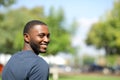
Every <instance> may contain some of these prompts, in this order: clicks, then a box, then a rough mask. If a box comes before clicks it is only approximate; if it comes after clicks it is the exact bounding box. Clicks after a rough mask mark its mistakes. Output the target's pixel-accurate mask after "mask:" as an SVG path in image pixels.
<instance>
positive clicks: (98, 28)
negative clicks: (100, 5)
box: [86, 0, 120, 55]
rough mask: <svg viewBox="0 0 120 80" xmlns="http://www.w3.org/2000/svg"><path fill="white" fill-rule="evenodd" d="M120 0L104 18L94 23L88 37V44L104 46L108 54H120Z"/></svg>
mask: <svg viewBox="0 0 120 80" xmlns="http://www.w3.org/2000/svg"><path fill="white" fill-rule="evenodd" d="M119 34H120V0H117V1H116V2H115V4H114V8H113V9H112V10H111V11H110V12H109V13H108V14H107V15H106V16H105V18H104V19H103V20H100V21H99V22H97V23H95V24H93V25H92V28H91V30H90V32H89V34H88V37H87V39H86V43H87V44H88V45H94V46H96V47H97V48H104V49H105V50H106V53H107V54H110V55H112V54H120V36H119Z"/></svg>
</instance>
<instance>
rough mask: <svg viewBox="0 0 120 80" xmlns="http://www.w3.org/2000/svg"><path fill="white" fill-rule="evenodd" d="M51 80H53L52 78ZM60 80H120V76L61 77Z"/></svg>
mask: <svg viewBox="0 0 120 80" xmlns="http://www.w3.org/2000/svg"><path fill="white" fill-rule="evenodd" d="M50 80H53V79H52V78H51V77H50ZM59 80H120V76H110V75H109V76H103V75H102V76H100V75H61V76H59Z"/></svg>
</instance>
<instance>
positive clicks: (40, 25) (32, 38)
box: [23, 20, 50, 54]
mask: <svg viewBox="0 0 120 80" xmlns="http://www.w3.org/2000/svg"><path fill="white" fill-rule="evenodd" d="M23 35H24V42H25V46H24V47H25V49H26V50H33V51H34V52H35V53H36V54H39V53H40V52H41V53H44V52H46V49H47V46H48V44H49V41H50V39H49V36H50V33H49V30H48V27H47V25H46V24H45V23H44V22H42V21H39V20H32V21H30V22H28V23H27V24H26V25H25V28H24V31H23Z"/></svg>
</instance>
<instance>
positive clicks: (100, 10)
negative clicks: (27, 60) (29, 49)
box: [0, 0, 120, 80]
mask: <svg viewBox="0 0 120 80" xmlns="http://www.w3.org/2000/svg"><path fill="white" fill-rule="evenodd" d="M32 19H38V20H41V21H44V22H45V23H47V24H48V26H49V29H50V33H51V43H50V45H49V47H48V51H47V53H46V54H45V55H42V54H41V55H40V56H41V57H43V58H44V59H45V60H46V61H47V62H48V64H49V65H50V75H51V77H50V80H58V79H59V80H68V79H69V80H80V79H81V78H82V80H83V79H84V80H85V78H86V76H88V75H90V74H91V75H92V74H93V76H94V75H97V76H98V75H99V76H103V79H102V78H101V79H102V80H113V79H114V80H119V79H120V77H119V76H120V0H0V37H1V38H0V74H1V73H2V69H3V68H4V66H5V64H6V63H7V61H8V60H9V58H10V57H11V56H12V55H13V54H14V53H15V52H17V51H20V50H21V49H22V47H23V36H22V31H23V28H24V25H25V24H26V22H28V21H30V20H32ZM76 74H77V75H76ZM83 74H84V75H85V77H82V76H81V75H83ZM71 75H72V76H73V75H74V77H72V76H71ZM104 75H108V76H109V75H110V76H111V75H112V76H113V77H112V78H110V79H106V77H104ZM65 76H66V77H65ZM104 78H105V79H104ZM88 79H89V80H99V79H98V78H97V77H96V78H95V79H90V78H89V77H88Z"/></svg>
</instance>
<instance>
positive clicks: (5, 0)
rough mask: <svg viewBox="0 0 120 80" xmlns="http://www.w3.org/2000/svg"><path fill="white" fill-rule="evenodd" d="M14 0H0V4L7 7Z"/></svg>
mask: <svg viewBox="0 0 120 80" xmlns="http://www.w3.org/2000/svg"><path fill="white" fill-rule="evenodd" d="M14 2H15V0H0V6H1V5H2V6H5V7H8V6H10V5H11V4H13V3H14Z"/></svg>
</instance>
